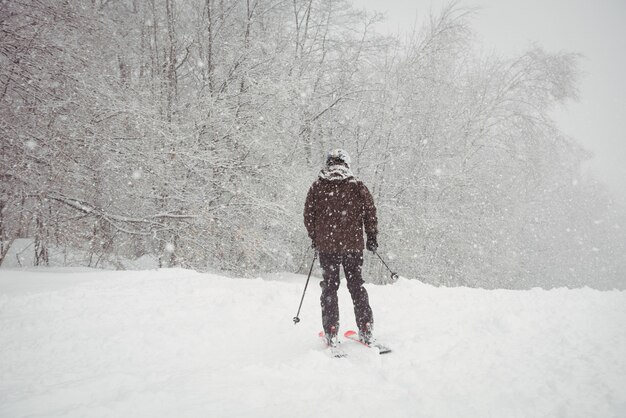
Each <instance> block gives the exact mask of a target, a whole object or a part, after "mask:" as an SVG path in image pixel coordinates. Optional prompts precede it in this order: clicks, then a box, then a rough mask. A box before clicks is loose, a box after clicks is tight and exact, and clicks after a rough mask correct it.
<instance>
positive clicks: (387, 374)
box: [0, 269, 626, 418]
mask: <svg viewBox="0 0 626 418" xmlns="http://www.w3.org/2000/svg"><path fill="white" fill-rule="evenodd" d="M304 281H305V278H304V277H300V280H299V281H296V280H294V277H293V275H285V280H281V277H280V276H272V277H271V278H269V279H266V280H262V279H256V280H249V279H228V278H224V277H220V276H215V275H207V274H200V273H196V272H193V271H187V270H176V269H172V270H151V271H133V272H130V271H127V272H118V271H95V270H85V269H80V270H72V269H52V270H51V269H47V270H45V269H40V270H33V269H31V270H27V271H23V270H0V417H11V418H18V417H27V416H28V417H40V416H41V417H80V418H85V417H203V418H205V417H498V418H499V417H533V418H534V417H556V416H559V417H585V418H587V417H624V416H626V292H617V291H613V292H599V291H595V290H591V289H579V290H566V289H557V290H551V291H544V290H539V289H536V290H532V291H504V290H500V291H486V290H473V289H465V288H456V289H446V288H434V287H431V286H426V285H424V284H421V283H420V282H418V281H410V280H404V279H401V280H400V281H399V282H397V283H396V284H393V285H388V286H373V285H368V289H369V291H370V299H371V302H372V306H373V308H374V314H375V316H376V327H377V328H376V331H377V335H378V337H379V339H380V340H382V341H384V342H385V343H387V344H388V345H390V346H391V347H393V349H394V352H393V353H392V354H389V355H385V356H379V355H377V354H376V353H375V352H374V351H373V350H370V349H367V348H365V347H362V346H360V345H358V344H356V343H352V342H350V341H347V342H344V343H343V344H342V346H343V347H344V349H345V350H346V351H347V352H348V354H349V357H348V358H343V359H335V358H331V357H329V356H328V355H327V353H326V352H325V350H324V348H323V346H322V344H321V343H320V341H319V340H318V337H317V332H318V331H319V328H320V314H319V306H318V298H319V286H317V285H316V284H315V283H313V285H310V286H309V290H308V293H307V296H306V299H305V302H304V306H303V308H302V312H301V314H300V318H301V319H302V322H301V323H300V324H298V325H294V324H293V322H292V318H293V316H294V314H295V311H296V310H297V307H298V303H299V300H300V296H301V293H302V289H303V286H304ZM340 303H341V315H342V329H343V330H347V329H349V328H353V327H354V318H353V314H352V311H351V303H350V299H349V295H348V293H347V291H346V290H345V285H344V286H343V287H342V290H341V294H340Z"/></svg>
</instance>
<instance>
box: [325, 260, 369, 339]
mask: <svg viewBox="0 0 626 418" xmlns="http://www.w3.org/2000/svg"><path fill="white" fill-rule="evenodd" d="M319 256H320V265H321V267H322V276H323V280H322V282H321V283H320V286H321V287H322V296H321V298H320V302H321V304H322V325H323V327H324V332H325V333H326V334H327V335H329V334H331V333H332V328H333V327H334V328H335V330H334V331H335V333H336V332H337V331H338V330H339V302H338V298H337V290H339V266H341V265H343V272H344V273H345V275H346V281H347V282H348V290H349V291H350V295H351V296H352V303H353V304H354V316H355V318H356V324H357V326H358V327H359V330H360V331H365V330H367V326H366V324H368V323H369V324H370V327H371V326H373V325H374V323H373V321H374V318H373V315H372V308H371V307H370V302H369V297H368V295H367V290H365V288H364V287H363V283H364V282H363V277H362V275H361V267H362V266H363V252H362V251H351V252H347V253H341V254H337V253H320V255H319Z"/></svg>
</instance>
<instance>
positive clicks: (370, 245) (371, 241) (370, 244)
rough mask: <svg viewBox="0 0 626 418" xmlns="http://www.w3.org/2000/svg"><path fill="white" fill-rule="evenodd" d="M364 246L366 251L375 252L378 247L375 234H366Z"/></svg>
mask: <svg viewBox="0 0 626 418" xmlns="http://www.w3.org/2000/svg"><path fill="white" fill-rule="evenodd" d="M365 248H367V250H368V251H371V252H373V253H375V252H376V250H377V249H378V242H376V237H375V236H368V237H367V242H366V243H365Z"/></svg>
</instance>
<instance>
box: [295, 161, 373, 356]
mask: <svg viewBox="0 0 626 418" xmlns="http://www.w3.org/2000/svg"><path fill="white" fill-rule="evenodd" d="M304 223H305V226H306V228H307V232H308V234H309V237H310V238H311V240H312V245H313V247H314V248H315V249H316V250H317V251H318V252H319V257H320V265H321V267H322V270H323V277H324V279H323V280H322V282H321V283H320V286H321V287H322V296H321V306H322V325H323V327H324V333H325V334H326V336H327V340H328V342H329V344H331V345H333V344H334V342H335V341H336V335H337V332H338V330H339V308H338V300H337V290H338V289H339V268H340V266H341V265H343V269H344V273H345V276H346V280H347V282H348V289H349V290H350V294H351V296H352V301H353V303H354V313H355V317H356V322H357V326H358V328H359V334H360V337H361V339H362V340H363V341H364V342H366V343H369V342H371V340H372V327H373V315H372V310H371V308H370V306H369V298H368V295H367V291H366V290H365V288H364V287H363V279H362V276H361V267H362V265H363V247H364V240H363V231H364V229H365V233H366V235H367V249H368V250H370V251H376V248H377V243H376V235H377V232H378V231H377V218H376V207H375V206H374V200H373V198H372V195H371V194H370V192H369V190H368V189H367V187H365V185H364V184H363V182H361V181H359V180H357V179H356V178H355V177H354V175H353V174H352V172H351V171H350V157H349V156H348V154H347V153H346V152H345V151H343V150H333V151H331V152H330V153H329V154H328V157H327V159H326V167H324V168H323V169H322V170H321V172H320V174H319V178H318V179H317V180H316V181H315V182H314V183H313V185H312V186H311V188H310V189H309V192H308V194H307V199H306V202H305V208H304Z"/></svg>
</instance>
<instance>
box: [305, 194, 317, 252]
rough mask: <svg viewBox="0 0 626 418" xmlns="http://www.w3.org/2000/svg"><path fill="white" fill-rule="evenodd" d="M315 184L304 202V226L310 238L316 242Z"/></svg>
mask: <svg viewBox="0 0 626 418" xmlns="http://www.w3.org/2000/svg"><path fill="white" fill-rule="evenodd" d="M314 189H315V183H313V185H311V187H310V188H309V192H308V193H307V195H306V201H305V202H304V226H305V227H306V231H307V233H308V234H309V238H311V239H312V240H313V241H315V206H316V202H315V190H314Z"/></svg>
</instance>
